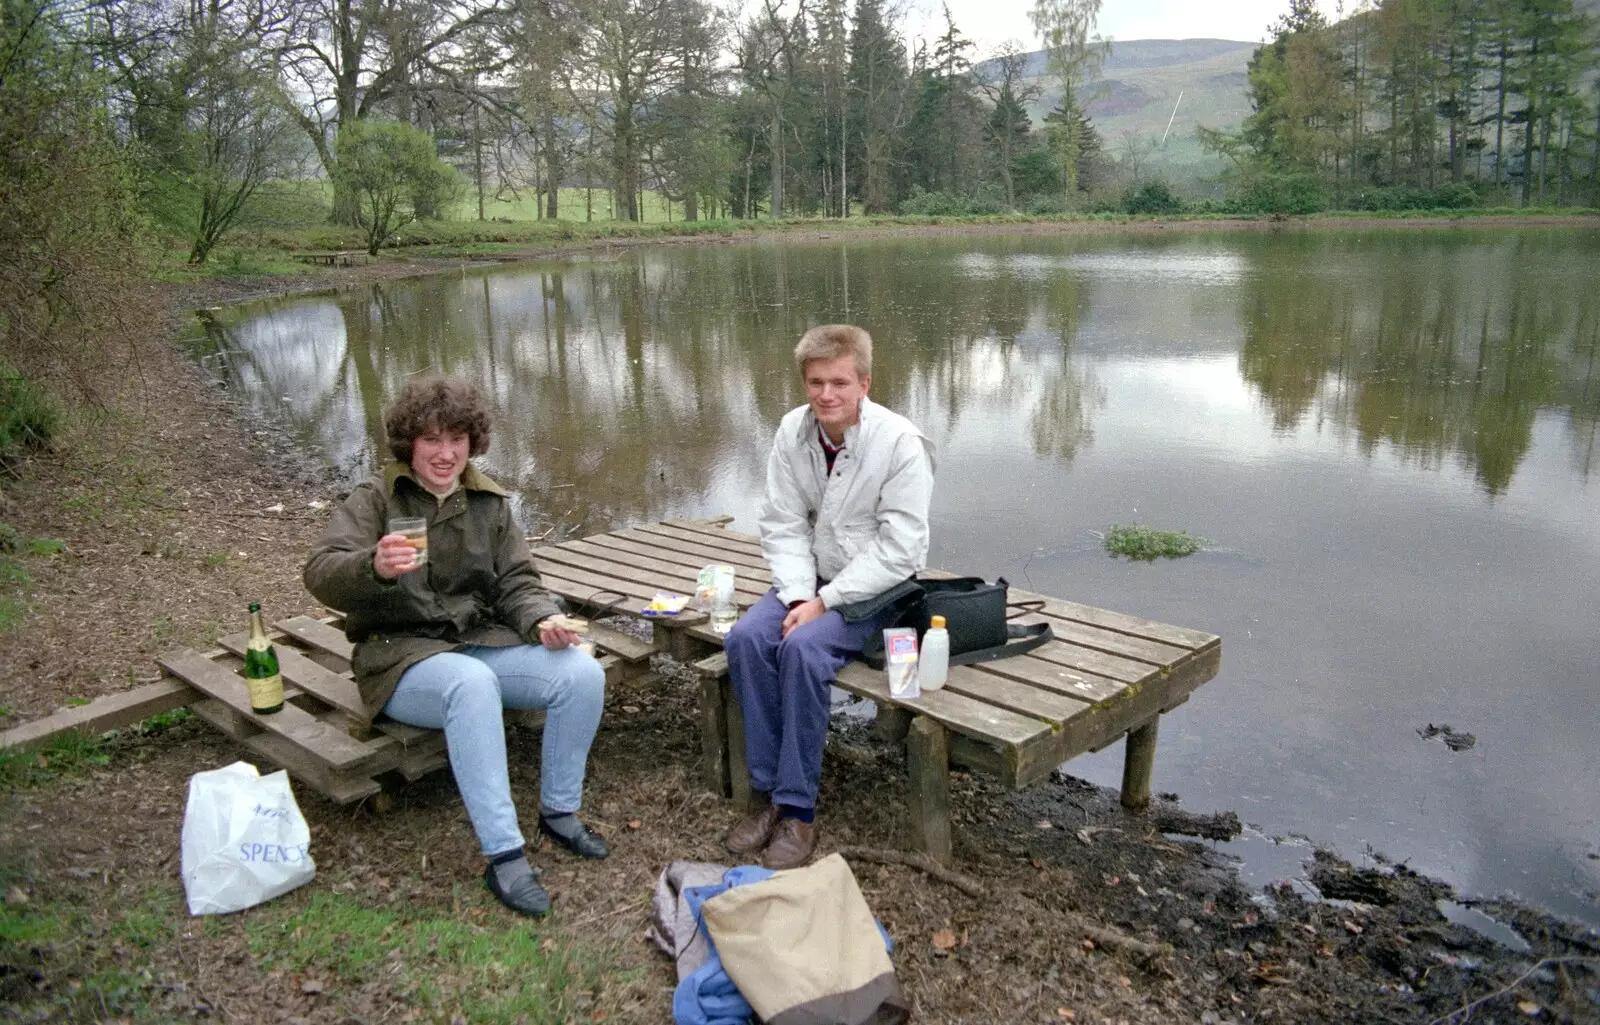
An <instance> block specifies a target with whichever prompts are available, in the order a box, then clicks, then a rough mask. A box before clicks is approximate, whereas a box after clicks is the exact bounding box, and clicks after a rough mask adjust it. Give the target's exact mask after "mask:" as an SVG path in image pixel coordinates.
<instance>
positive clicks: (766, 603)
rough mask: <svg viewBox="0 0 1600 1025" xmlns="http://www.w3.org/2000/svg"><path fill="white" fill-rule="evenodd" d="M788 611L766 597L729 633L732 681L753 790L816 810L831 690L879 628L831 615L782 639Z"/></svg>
mask: <svg viewBox="0 0 1600 1025" xmlns="http://www.w3.org/2000/svg"><path fill="white" fill-rule="evenodd" d="M788 614H789V610H788V609H787V608H785V607H784V604H783V603H782V602H781V601H779V600H778V594H777V592H776V591H768V592H767V593H766V594H765V595H763V596H762V597H761V600H760V601H758V602H756V603H755V605H753V606H752V607H751V608H750V610H749V611H748V612H746V613H745V614H744V615H743V616H742V617H741V618H740V619H739V622H738V623H736V624H734V627H733V629H732V630H731V631H730V632H729V633H728V639H727V641H726V644H725V647H726V649H727V652H728V676H729V677H730V678H731V680H732V681H733V687H734V693H735V694H737V695H738V698H739V709H740V710H741V711H742V712H743V713H744V750H745V759H746V760H747V761H748V762H749V764H750V786H751V787H753V788H754V789H756V790H758V791H760V792H762V793H770V794H771V795H772V800H773V802H774V803H776V804H786V805H790V806H792V807H796V808H815V807H816V805H817V788H818V786H819V785H820V783H821V780H822V748H823V744H824V743H825V742H826V741H827V738H828V688H829V686H830V685H831V684H832V683H833V677H834V675H835V674H836V673H838V671H839V669H840V667H841V666H843V665H844V664H845V662H846V661H848V660H849V658H850V656H852V655H854V654H857V653H858V652H860V651H861V649H862V647H863V646H865V645H866V643H867V638H868V637H871V636H872V634H873V632H874V631H876V630H880V629H882V626H883V624H882V622H881V620H884V619H889V618H893V616H894V614H895V613H894V612H893V611H891V612H888V613H885V614H883V615H882V616H880V617H878V618H875V619H867V620H863V621H861V622H859V623H846V622H845V621H844V617H843V616H841V615H839V613H837V612H828V613H826V614H824V615H822V616H821V617H819V618H817V619H814V620H812V621H811V622H809V623H807V624H806V625H805V626H802V627H800V628H798V629H796V630H793V631H790V633H789V636H787V637H784V636H783V635H782V629H783V619H784V617H785V616H787V615H788Z"/></svg>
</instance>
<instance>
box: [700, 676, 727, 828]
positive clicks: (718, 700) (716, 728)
mask: <svg viewBox="0 0 1600 1025" xmlns="http://www.w3.org/2000/svg"><path fill="white" fill-rule="evenodd" d="M722 686H723V684H722V678H721V676H720V675H716V674H709V673H708V674H703V675H702V676H701V677H700V774H701V778H702V779H703V780H704V781H705V784H706V786H707V787H708V788H709V789H710V790H711V792H712V793H714V794H716V795H717V796H718V797H727V796H728V794H729V790H728V718H727V708H726V707H725V705H724V704H723V700H722Z"/></svg>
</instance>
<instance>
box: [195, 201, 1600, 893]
mask: <svg viewBox="0 0 1600 1025" xmlns="http://www.w3.org/2000/svg"><path fill="white" fill-rule="evenodd" d="M832 320H851V321H855V322H858V323H861V324H863V325H865V326H866V327H867V328H868V329H869V330H870V331H871V332H872V334H873V336H874V338H875V339H876V344H877V353H876V362H875V368H874V369H875V372H874V374H873V379H872V396H873V397H874V398H875V399H877V400H878V401H880V402H882V403H884V404H886V405H888V406H890V407H891V408H894V409H896V410H899V411H901V412H904V413H905V414H907V415H908V416H910V417H911V418H912V419H913V420H915V421H916V422H917V423H918V424H920V425H921V426H922V428H923V429H924V430H925V431H926V433H927V434H928V436H929V437H930V438H932V440H933V441H934V443H935V445H936V446H937V451H938V479H937V492H936V497H935V501H934V508H933V538H934V542H933V552H932V555H931V562H932V564H934V565H937V566H940V567H944V568H948V569H952V570H959V571H963V572H969V573H980V574H983V575H985V576H995V575H1004V576H1006V577H1008V578H1010V579H1011V580H1012V581H1013V582H1014V583H1017V584H1018V585H1021V586H1026V587H1027V588H1029V589H1032V590H1037V591H1044V592H1047V593H1050V594H1055V595H1061V596H1064V597H1068V598H1071V599H1073V600H1076V601H1081V602H1086V603H1089V604H1093V605H1099V606H1103V607H1107V608H1113V609H1118V610H1122V611H1127V612H1132V613H1136V614H1138V615H1141V616H1148V617H1151V618H1155V619H1159V620H1165V621H1167V622H1172V623H1177V624H1181V625H1184V626H1191V627H1197V628H1201V629H1205V630H1209V631H1211V632H1214V633H1217V634H1220V635H1221V636H1222V637H1223V661H1222V671H1221V673H1220V675H1219V676H1218V677H1217V678H1216V679H1215V680H1214V681H1212V682H1211V683H1209V684H1207V685H1206V686H1205V687H1203V688H1202V689H1201V690H1200V691H1199V692H1198V693H1197V694H1196V696H1195V698H1194V699H1193V700H1192V701H1190V702H1189V704H1187V705H1185V706H1183V707H1182V708H1180V709H1178V710H1177V711H1176V712H1174V713H1173V714H1171V715H1169V716H1167V717H1166V718H1165V720H1164V722H1163V726H1162V732H1161V744H1160V752H1159V756H1158V758H1157V762H1156V780H1155V787H1156V789H1157V790H1161V791H1176V792H1178V793H1180V794H1181V795H1182V799H1183V803H1184V805H1185V806H1186V807H1188V808H1190V809H1192V810H1196V811H1206V810H1215V809H1225V808H1231V809H1236V810H1237V811H1239V813H1240V814H1241V816H1242V817H1243V818H1244V819H1245V821H1246V822H1248V823H1251V824H1252V825H1253V826H1254V827H1255V829H1254V830H1253V831H1252V832H1251V833H1248V834H1247V836H1246V838H1245V839H1244V840H1241V841H1239V842H1238V843H1235V844H1233V845H1227V846H1229V847H1231V848H1232V849H1234V850H1235V851H1237V852H1238V853H1241V854H1242V855H1243V856H1244V857H1245V862H1246V873H1247V876H1248V877H1249V878H1252V879H1254V880H1255V881H1257V882H1266V881H1269V880H1271V879H1273V878H1282V877H1288V876H1291V875H1294V874H1295V873H1296V872H1297V871H1298V862H1299V861H1300V859H1302V858H1304V857H1306V856H1307V855H1308V854H1309V850H1308V848H1307V847H1306V846H1305V844H1304V843H1303V842H1297V841H1294V840H1290V841H1288V842H1286V843H1283V844H1274V843H1273V842H1271V841H1270V840H1269V839H1267V838H1269V837H1290V836H1292V835H1295V834H1298V835H1301V836H1304V837H1309V838H1310V839H1311V840H1312V841H1314V842H1316V843H1319V844H1327V845H1331V846H1333V847H1335V848H1336V849H1338V850H1339V851H1340V852H1341V853H1343V854H1344V855H1346V856H1347V857H1350V858H1352V859H1354V860H1356V861H1358V862H1362V861H1364V860H1365V859H1366V858H1368V857H1370V855H1371V852H1382V853H1383V854H1384V855H1386V856H1387V857H1389V858H1391V859H1394V860H1396V861H1403V862H1406V863H1408V864H1409V865H1410V866H1411V867H1412V868H1414V869H1416V870H1418V871H1421V872H1425V873H1428V874H1433V875H1437V876H1439V877H1442V878H1444V879H1447V880H1449V881H1450V882H1452V883H1454V884H1456V886H1457V887H1458V888H1459V889H1460V890H1461V891H1462V892H1463V893H1464V894H1467V895H1479V896H1488V895H1494V894H1499V893H1514V894H1516V895H1519V896H1521V897H1523V898H1524V899H1527V900H1530V901H1532V902H1535V903H1538V904H1541V905H1544V906H1546V907H1549V908H1551V909H1553V910H1555V911H1557V912H1560V913H1563V914H1567V915H1570V916H1573V917H1578V918H1581V919H1584V920H1587V921H1589V922H1591V923H1595V924H1600V743H1597V735H1600V232H1597V231H1594V230H1582V229H1548V230H1544V229H1541V230H1525V231H1504V230H1498V231H1491V230H1483V231H1479V230H1473V229H1462V228H1451V229H1440V230H1380V231H1361V232H1359V233H1356V232H1334V231H1304V232H1303V231H1286V232H1276V233H1218V234H1194V233H1184V234H1177V235H1173V236H1170V237H1164V236H1155V237H1146V236H1140V237H1119V236H1105V237H1084V238H1073V237H1054V238H1052V237H1018V236H1003V235H985V236H976V237H969V238H949V237H946V238H938V239H927V238H900V239H885V240H848V239H841V238H834V239H823V240H819V241H813V242H794V243H784V244H781V245H778V244H772V245H757V244H746V245H734V246H707V247H682V246H679V247H671V248H657V249H642V250H634V251H630V252H625V253H623V254H621V255H616V256H612V257H581V258H574V259H572V260H568V261H562V262H547V263H529V264H519V265H512V266H505V267H497V268H491V269H475V270H469V271H462V272H453V273H448V274H442V275H438V276H435V277H430V278H422V279H416V280H410V281H401V282H387V283H383V284H378V285H372V286H364V287H362V288H359V289H354V290H350V291H345V292H340V293H338V294H336V295H326V296H311V297H301V298H294V299H287V300H280V301H273V302H267V303H257V304H251V305H246V306H240V307H233V308H229V309H226V310H223V311H219V312H216V313H214V314H212V315H210V316H209V317H208V318H207V320H206V321H205V323H204V329H203V330H201V331H197V334H196V338H195V341H194V344H195V351H196V353H197V354H198V355H200V356H201V357H202V358H206V359H208V360H214V361H216V362H217V363H218V364H219V366H220V367H221V368H222V369H223V371H224V373H226V374H227V375H229V376H230V377H231V378H232V380H233V381H234V382H235V385H236V387H237V388H238V389H239V390H240V393H241V394H242V396H243V397H244V398H245V400H246V401H248V402H250V403H252V404H254V405H256V406H258V407H259V408H261V409H262V410H265V411H267V412H268V413H270V414H271V415H273V416H277V417H282V418H284V419H286V420H287V422H288V423H289V424H291V425H292V426H293V428H294V429H295V430H296V431H297V432H298V433H299V435H300V437H301V438H302V439H303V440H304V442H305V443H306V444H307V445H308V446H311V447H313V448H315V449H316V450H319V451H320V452H322V453H324V454H325V455H326V456H327V457H328V458H330V459H332V460H334V461H335V462H337V463H338V464H340V465H341V466H342V467H344V468H345V469H346V470H348V471H350V472H352V473H360V472H363V471H364V470H365V469H368V468H370V467H371V466H372V463H373V459H374V453H375V439H376V438H379V437H381V426H380V411H381V408H382V406H383V403H384V402H385V400H386V398H387V397H389V396H392V395H393V394H394V393H395V392H396V390H397V389H398V387H399V386H400V385H401V384H402V383H403V382H404V381H405V380H406V378H407V377H408V376H409V375H411V374H415V373H417V372H419V371H423V370H428V369H433V370H441V371H446V372H449V373H452V374H458V375H461V376H464V377H467V378H470V379H472V380H474V381H476V382H478V383H479V384H480V385H481V386H482V387H483V388H484V389H485V390H486V392H487V393H488V394H489V395H490V396H492V398H493V402H494V405H495V407H496V410H497V414H498V423H497V426H498V429H497V432H496V434H495V437H494V446H493V449H492V451H491V452H490V454H489V456H488V457H487V458H486V460H485V463H486V468H487V469H488V470H489V471H490V472H491V473H492V474H494V475H495V476H496V477H498V478H499V479H501V480H502V481H503V482H505V483H508V484H510V485H514V486H515V488H516V489H517V490H518V491H519V492H520V493H521V495H522V497H523V500H524V513H525V517H526V519H527V521H528V524H529V526H530V528H532V529H535V530H540V531H542V530H544V529H545V528H547V527H550V528H554V531H555V536H558V537H559V536H573V535H577V534H583V533H591V532H595V531H599V530H604V529H608V528H612V527H616V526H621V525H624V524H627V523H631V522H635V521H640V520H652V519H659V518H662V517H668V516H699V515H710V514H715V513H731V514H733V515H734V516H735V517H736V521H735V526H736V527H739V528H741V529H747V530H753V529H754V526H755V516H756V514H757V504H758V502H759V496H760V493H761V489H762V480H763V468H764V464H765V455H766V450H767V447H768V444H769V442H770V439H771V435H772V431H773V429H774V427H775V426H776V424H777V421H778V418H779V417H780V416H781V415H782V413H783V412H784V411H785V410H787V409H789V408H790V407H791V406H794V405H796V404H798V403H799V402H801V401H803V392H802V389H801V388H800V385H799V381H798V377H797V375H796V373H795V371H794V369H793V367H792V365H791V362H790V355H789V354H790V352H791V350H792V348H793V345H794V342H795V340H796V339H797V338H798V336H799V334H800V333H801V332H802V331H803V330H804V329H805V328H806V327H808V326H810V325H812V324H816V323H821V322H826V321H832ZM1134 522H1139V523H1144V524H1149V525H1152V526H1158V527H1166V528H1173V529H1186V530H1188V531H1190V532H1192V533H1196V534H1200V535H1202V536H1204V537H1205V538H1207V539H1208V542H1209V543H1208V547H1207V549H1206V550H1205V551H1203V552H1201V553H1200V554H1198V555H1195V556H1193V557H1190V558H1188V559H1184V560H1181V561H1160V562H1156V563H1152V564H1144V563H1128V562H1126V561H1123V560H1113V559H1111V558H1109V557H1108V556H1107V555H1106V554H1105V553H1104V551H1103V550H1102V549H1101V547H1100V541H1099V532H1103V531H1105V530H1106V529H1107V528H1108V527H1110V526H1112V525H1114V524H1128V523H1134ZM1430 724H1433V725H1445V724H1448V725H1450V726H1452V727H1454V728H1455V729H1456V730H1458V731H1463V732H1470V733H1472V734H1474V735H1475V736H1476V741H1477V742H1476V744H1475V745H1474V746H1472V747H1470V748H1468V749H1466V750H1462V751H1452V750H1451V749H1449V748H1448V747H1446V745H1445V744H1444V743H1442V742H1441V741H1440V740H1439V739H1424V738H1423V737H1422V736H1420V735H1419V733H1418V730H1419V729H1420V728H1424V727H1427V726H1429V725H1430ZM1119 748H1120V745H1119ZM1120 757H1121V756H1120V750H1119V749H1112V750H1109V751H1105V752H1102V753H1101V754H1099V755H1095V756H1089V757H1086V758H1082V759H1079V760H1077V761H1075V762H1073V763H1072V764H1071V767H1070V771H1072V772H1074V773H1076V774H1078V775H1083V776H1087V777H1089V778H1092V779H1094V780H1095V781H1096V782H1100V783H1105V784H1109V785H1112V786H1115V785H1117V783H1118V782H1119V780H1120Z"/></svg>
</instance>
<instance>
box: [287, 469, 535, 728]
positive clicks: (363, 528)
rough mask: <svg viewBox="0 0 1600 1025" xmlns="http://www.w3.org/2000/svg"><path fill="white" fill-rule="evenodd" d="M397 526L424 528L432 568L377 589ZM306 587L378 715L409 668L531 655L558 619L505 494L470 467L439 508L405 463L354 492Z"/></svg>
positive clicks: (324, 540) (310, 568)
mask: <svg viewBox="0 0 1600 1025" xmlns="http://www.w3.org/2000/svg"><path fill="white" fill-rule="evenodd" d="M395 516H420V517H423V518H424V519H426V520H427V521H428V563H427V565H426V566H423V567H422V568H421V569H415V570H412V571H411V572H409V573H403V574H401V575H400V578H399V579H398V580H383V579H382V578H380V577H379V576H378V575H377V574H376V573H375V572H373V569H372V556H373V552H374V551H375V550H376V549H377V547H378V539H379V538H380V537H382V536H383V535H384V534H385V533H386V532H387V526H388V522H389V519H390V518H391V517H395ZM304 579H305V584H306V589H307V590H309V591H310V592H311V593H312V594H313V595H315V596H316V598H317V600H318V601H320V602H322V603H323V604H324V605H327V606H328V607H329V608H333V609H337V610H339V611H340V612H343V613H344V615H345V636H347V637H348V638H350V640H351V641H352V642H354V644H355V651H354V653H353V654H352V656H351V659H350V662H351V668H352V669H353V670H354V671H355V681H356V686H357V687H359V688H360V690H361V699H362V701H363V702H365V704H366V706H367V710H368V712H369V714H371V715H374V716H375V715H377V714H378V712H379V711H381V710H382V709H383V706H384V704H385V703H386V702H388V700H389V696H390V695H391V694H393V693H394V688H395V685H396V684H398V683H399V682H400V675H401V674H402V673H404V672H405V671H406V669H408V668H410V666H412V665H413V664H414V663H416V662H420V661H421V660H422V659H425V658H427V657H428V656H430V655H437V654H439V653H440V652H443V651H454V650H456V649H458V648H460V647H461V646H462V645H464V644H482V645H489V646H492V647H505V646H507V645H512V644H523V643H529V644H537V643H538V642H539V631H538V623H539V621H540V620H541V619H544V618H545V617H547V616H553V615H555V614H556V613H558V612H560V611H561V608H560V606H559V605H557V604H556V599H555V597H554V596H553V595H551V594H550V592H548V591H546V590H545V589H544V586H543V585H542V584H541V582H540V580H539V571H538V570H537V569H535V568H534V566H533V561H532V559H530V558H529V556H528V543H527V541H526V540H525V539H524V538H523V536H522V530H521V528H520V527H518V526H517V522H516V519H515V517H513V516H512V515H511V503H510V501H509V499H508V498H507V497H506V493H505V491H503V490H502V489H501V488H500V485H498V484H496V483H495V482H494V481H492V480H490V479H489V478H488V477H487V476H486V475H484V474H482V473H479V472H478V470H477V469H476V468H475V467H473V466H472V465H470V464H469V465H468V466H467V469H466V470H465V471H464V472H463V473H462V475H461V487H459V488H457V489H456V491H455V493H454V494H452V495H450V496H449V497H447V498H446V499H445V500H444V502H443V503H440V502H439V500H438V499H437V498H435V497H434V496H433V495H432V494H431V493H429V492H428V491H427V490H426V489H425V488H423V487H422V485H421V484H420V483H418V482H417V480H416V478H415V477H413V476H412V474H411V468H410V467H408V466H405V465H402V464H395V465H393V466H390V467H389V469H388V471H387V472H386V473H385V474H384V477H383V479H382V480H381V481H377V480H375V481H371V482H369V483H366V484H362V485H360V486H359V487H357V488H356V489H355V490H354V491H352V492H351V493H350V497H349V498H347V499H345V501H344V503H343V504H342V505H340V506H339V507H338V508H337V509H336V510H335V511H334V514H333V519H332V520H330V521H329V523H328V527H327V529H326V530H324V531H323V533H322V537H321V538H319V539H318V540H317V543H316V546H315V547H313V548H312V550H311V556H310V558H308V559H307V560H306V566H305V574H304Z"/></svg>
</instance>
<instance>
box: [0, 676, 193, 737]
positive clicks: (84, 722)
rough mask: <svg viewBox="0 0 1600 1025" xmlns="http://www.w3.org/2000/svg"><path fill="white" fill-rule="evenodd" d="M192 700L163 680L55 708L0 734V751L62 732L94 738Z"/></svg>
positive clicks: (177, 684) (178, 685)
mask: <svg viewBox="0 0 1600 1025" xmlns="http://www.w3.org/2000/svg"><path fill="white" fill-rule="evenodd" d="M195 697H196V694H195V692H194V688H193V687H191V686H189V685H188V684H187V683H184V682H183V681H182V680H172V679H165V680H160V681H157V682H156V683H147V684H145V685H143V686H141V687H135V688H133V689H132V690H125V691H122V692H121V693H118V694H107V695H105V696H104V697H98V698H95V699H94V700H93V701H91V702H89V703H88V704H87V705H78V706H76V707H72V708H62V709H58V710H56V711H54V712H52V713H50V714H49V715H47V716H44V717H42V718H39V719H34V720H33V721H31V722H25V723H23V724H22V725H21V726H13V727H12V728H11V729H9V730H6V731H5V732H4V733H0V748H12V747H15V748H27V747H35V746H37V745H39V744H44V743H48V742H49V741H50V740H52V739H54V738H56V737H58V736H60V735H61V734H63V733H81V734H82V735H84V736H86V737H98V736H99V735H100V734H102V733H105V732H107V731H108V730H115V729H120V728H121V727H123V726H131V725H133V724H134V723H136V722H142V721H143V720H145V719H148V718H149V717H150V716H152V715H159V714H160V713H162V712H170V711H172V710H173V709H175V708H182V707H183V706H185V705H187V704H188V703H189V702H191V701H193V700H194V699H195Z"/></svg>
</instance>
